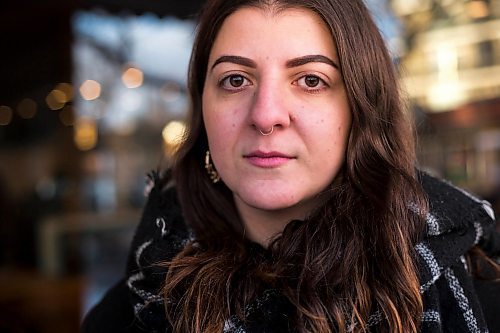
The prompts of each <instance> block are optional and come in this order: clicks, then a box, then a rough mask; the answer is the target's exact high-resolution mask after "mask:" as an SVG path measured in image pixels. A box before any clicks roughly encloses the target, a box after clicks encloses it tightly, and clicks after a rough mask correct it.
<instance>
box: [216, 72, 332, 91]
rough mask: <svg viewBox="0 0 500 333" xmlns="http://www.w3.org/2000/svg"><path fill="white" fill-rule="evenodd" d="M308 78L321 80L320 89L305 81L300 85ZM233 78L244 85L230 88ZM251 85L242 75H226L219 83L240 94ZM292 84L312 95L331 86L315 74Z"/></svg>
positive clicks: (220, 85) (221, 86)
mask: <svg viewBox="0 0 500 333" xmlns="http://www.w3.org/2000/svg"><path fill="white" fill-rule="evenodd" d="M308 77H309V78H315V79H318V80H319V83H318V85H319V86H320V87H319V88H318V87H308V86H307V84H306V83H305V81H304V83H303V84H299V82H300V81H301V80H305V79H306V78H308ZM232 78H241V79H243V83H242V84H241V86H239V87H234V86H230V84H229V80H231V79H232ZM251 84H252V83H251V81H250V80H249V79H248V78H246V77H245V76H244V75H241V74H229V75H226V76H224V77H223V78H222V79H221V80H220V81H219V82H218V86H219V87H220V88H222V89H225V90H227V91H229V92H239V91H241V90H243V89H244V88H245V87H247V86H249V85H251ZM292 84H294V85H297V86H299V87H301V88H302V89H303V90H304V91H306V92H308V93H311V94H316V93H319V92H321V91H323V90H325V89H327V88H328V87H329V85H328V84H327V83H326V82H325V80H323V79H322V78H320V77H319V76H318V75H315V74H305V75H302V76H301V77H299V78H298V79H297V80H295V81H293V83H292Z"/></svg>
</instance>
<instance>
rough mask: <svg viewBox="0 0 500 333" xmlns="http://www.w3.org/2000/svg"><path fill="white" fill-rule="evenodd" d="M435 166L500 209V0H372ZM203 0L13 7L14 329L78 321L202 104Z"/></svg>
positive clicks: (6, 30)
mask: <svg viewBox="0 0 500 333" xmlns="http://www.w3.org/2000/svg"><path fill="white" fill-rule="evenodd" d="M366 1H367V3H368V5H369V6H370V8H371V9H372V12H373V15H374V17H375V19H376V21H377V23H378V25H379V27H380V29H381V31H382V33H383V34H384V37H385V38H386V41H387V44H388V46H389V48H390V50H391V53H392V56H393V59H394V62H395V63H396V64H397V65H398V67H399V69H400V75H401V79H402V87H403V89H404V91H405V95H406V97H407V99H408V109H409V112H411V113H412V115H413V117H414V119H415V121H416V125H417V131H418V135H419V145H418V158H419V163H420V166H421V167H422V168H423V169H425V170H428V171H429V172H431V173H433V174H435V175H438V176H441V177H445V178H447V179H449V180H451V181H452V182H453V183H455V184H456V185H459V186H462V187H464V188H466V189H468V190H469V191H471V192H473V193H476V194H477V195H479V196H481V197H484V198H486V199H488V200H490V201H491V202H492V203H493V204H494V205H495V207H496V208H495V209H496V212H497V215H498V214H499V213H500V208H499V203H500V200H499V197H500V0H472V1H471V0H467V1H466V0H440V1H439V0H392V1H391V0H387V1H385V0H366ZM202 2H203V1H202V0H190V1H187V0H184V1H175V2H174V1H166V0H164V1H158V0H120V1H118V0H79V1H63V0H50V1H43V2H40V1H37V0H17V1H3V2H2V3H1V4H0V77H1V80H0V333H7V332H9V333H11V332H77V331H78V327H79V324H80V321H81V318H82V317H83V316H84V314H85V313H86V312H87V311H88V309H89V308H90V307H91V306H92V305H93V304H94V303H95V302H96V301H97V300H98V299H99V298H100V297H101V296H102V293H103V292H104V291H105V290H106V288H108V287H109V286H110V285H111V284H112V283H114V282H115V281H117V280H118V279H119V277H120V276H121V274H122V272H123V269H124V264H125V259H126V254H127V248H128V245H129V242H130V240H131V237H132V235H133V231H134V228H135V226H136V225H137V223H138V220H139V217H140V213H141V207H142V205H143V204H144V201H145V197H144V184H145V175H146V174H147V172H148V171H150V170H152V169H155V168H157V167H159V166H162V165H165V164H166V163H168V158H169V154H170V153H171V152H172V150H173V149H175V146H176V145H177V144H178V142H179V139H180V135H181V134H182V132H183V129H184V123H183V121H184V119H185V116H186V113H187V111H188V108H189V102H188V100H187V97H186V73H187V66H188V61H189V55H190V49H191V45H192V41H193V32H194V28H195V23H194V22H195V13H196V12H197V10H198V9H199V7H200V6H201V5H202Z"/></svg>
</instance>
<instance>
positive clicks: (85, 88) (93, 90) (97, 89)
mask: <svg viewBox="0 0 500 333" xmlns="http://www.w3.org/2000/svg"><path fill="white" fill-rule="evenodd" d="M80 95H82V98H83V99H85V100H87V101H92V100H94V99H97V98H99V96H101V85H100V83H99V82H97V81H94V80H86V81H84V82H83V83H82V85H81V86H80Z"/></svg>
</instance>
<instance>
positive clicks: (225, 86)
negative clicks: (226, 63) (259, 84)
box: [218, 74, 251, 92]
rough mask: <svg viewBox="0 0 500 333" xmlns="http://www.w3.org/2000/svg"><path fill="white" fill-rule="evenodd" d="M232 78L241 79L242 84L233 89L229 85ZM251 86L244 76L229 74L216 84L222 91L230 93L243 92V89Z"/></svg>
mask: <svg viewBox="0 0 500 333" xmlns="http://www.w3.org/2000/svg"><path fill="white" fill-rule="evenodd" d="M232 78H242V79H243V84H242V85H241V86H239V87H233V86H230V85H229V80H230V79H232ZM249 85H251V82H250V80H249V79H247V78H246V77H245V76H244V75H241V74H229V75H226V76H224V77H223V78H222V79H221V80H220V81H219V83H218V86H219V87H221V88H222V89H225V90H227V91H230V92H238V91H240V90H243V89H244V88H245V87H247V86H249Z"/></svg>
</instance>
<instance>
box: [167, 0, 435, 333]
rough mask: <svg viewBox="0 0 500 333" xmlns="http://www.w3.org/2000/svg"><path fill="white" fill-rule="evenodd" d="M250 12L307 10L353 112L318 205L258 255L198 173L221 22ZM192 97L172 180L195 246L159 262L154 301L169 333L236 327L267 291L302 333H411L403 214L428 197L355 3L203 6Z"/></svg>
mask: <svg viewBox="0 0 500 333" xmlns="http://www.w3.org/2000/svg"><path fill="white" fill-rule="evenodd" d="M248 6H254V7H258V8H262V9H263V10H273V11H280V10H284V9H286V8H292V7H294V8H306V9H309V10H312V11H314V12H315V13H317V14H318V15H319V16H320V17H321V18H322V19H323V20H324V22H325V23H326V24H327V26H328V27H329V28H330V31H331V34H332V38H335V43H336V45H337V49H338V50H337V51H338V56H339V61H340V68H341V72H342V75H343V79H344V83H345V89H346V93H347V96H348V101H349V104H350V109H351V112H352V129H351V133H350V137H349V143H348V149H347V152H346V162H345V166H344V168H343V169H342V172H341V173H342V174H341V175H340V177H338V179H337V181H335V182H332V185H331V187H330V188H329V189H328V199H327V201H326V203H325V204H324V205H323V206H322V207H320V208H319V209H317V210H316V211H314V212H311V214H310V216H309V217H308V218H307V219H306V220H305V221H291V222H290V223H289V224H288V225H287V226H286V228H285V230H284V231H283V232H282V234H281V235H279V236H278V237H276V238H275V240H274V241H273V242H272V243H271V244H270V246H269V248H268V249H267V250H266V251H265V255H263V254H262V253H261V252H259V251H257V252H255V251H252V250H249V248H251V247H252V246H249V242H248V241H247V240H245V239H244V236H243V233H242V229H243V228H242V222H241V219H240V217H239V215H238V212H237V210H236V207H235V205H234V202H233V197H232V193H231V191H230V190H229V189H228V188H227V187H226V186H225V185H224V183H223V182H219V183H217V184H213V183H212V182H211V180H210V179H209V177H208V176H207V174H206V171H205V169H204V156H205V152H206V150H207V149H208V144H207V135H206V130H205V127H204V124H203V119H202V112H201V98H202V94H203V86H204V82H205V75H206V72H207V66H208V58H209V54H210V51H211V47H212V45H213V43H214V41H215V39H216V37H217V33H218V31H219V29H220V28H221V25H222V23H223V22H224V20H225V19H226V18H227V17H228V16H229V15H231V14H232V13H234V12H235V11H236V10H238V9H239V8H241V7H248ZM189 91H190V94H191V101H192V112H191V115H190V119H189V129H188V133H187V136H186V140H185V141H184V143H183V145H182V147H181V148H180V149H179V151H178V153H177V155H176V158H175V161H174V164H173V167H172V171H173V173H172V174H173V180H174V181H175V184H176V188H177V191H178V195H179V200H180V202H181V205H182V209H183V213H184V216H185V219H186V222H187V223H188V225H189V226H190V227H191V228H192V230H193V231H194V234H195V235H196V242H193V243H190V244H188V245H187V246H186V247H185V248H184V250H183V251H182V252H181V253H179V254H178V255H177V256H176V257H175V258H174V260H173V261H172V262H170V263H169V264H168V265H169V273H168V276H167V280H166V284H165V287H164V290H163V292H164V295H165V299H166V302H165V304H166V313H167V317H168V318H169V320H170V322H171V324H172V325H173V327H174V330H175V331H176V332H221V331H222V329H223V326H224V320H225V319H227V318H228V317H229V316H231V315H236V316H238V317H239V318H240V319H241V320H245V316H244V309H245V305H246V304H249V303H250V302H252V301H253V300H255V298H256V297H257V296H258V295H259V294H260V293H262V292H263V291H264V290H265V289H266V288H273V289H276V290H279V291H280V292H281V293H282V294H283V295H284V296H285V297H286V298H287V299H288V301H289V302H290V303H291V304H293V305H294V306H295V308H296V309H297V311H296V313H293V314H291V315H292V316H293V318H294V322H293V325H294V326H295V327H296V328H297V330H298V331H299V332H331V331H338V332H346V331H353V332H364V331H367V330H368V325H369V322H368V319H369V318H370V315H371V314H374V313H378V314H379V316H378V318H380V321H379V322H378V323H375V326H376V327H377V329H378V330H379V331H380V332H400V333H402V332H416V331H418V329H419V324H420V317H421V314H422V300H421V296H420V293H419V281H418V277H417V273H416V267H415V264H414V253H413V246H414V245H415V243H416V241H417V239H418V237H419V235H420V231H421V230H420V229H421V226H422V215H421V214H415V213H412V211H413V212H415V211H417V212H420V213H422V214H425V211H426V204H425V198H424V194H423V193H422V190H421V188H420V186H419V185H418V182H417V181H416V175H415V169H414V167H415V166H414V163H415V162H414V160H415V159H414V147H413V135H412V133H413V132H412V129H411V126H410V122H409V121H408V119H407V115H406V114H405V112H404V108H403V106H402V104H401V101H400V96H399V89H398V86H397V79H396V75H395V71H394V68H393V64H392V62H391V59H390V57H389V55H388V52H387V50H386V47H385V44H384V41H383V39H382V37H381V35H380V33H379V31H378V29H377V27H376V26H375V24H374V23H373V20H372V18H371V16H370V14H369V12H368V11H367V9H366V8H365V6H364V4H363V2H362V0H349V1H345V0H310V1H304V0H267V1H266V0H214V1H208V3H207V5H206V7H205V9H204V11H203V12H202V15H201V18H200V23H199V25H198V31H197V36H196V39H195V43H194V47H193V53H192V56H191V63H190V70H189ZM410 205H411V206H412V207H413V209H412V210H410V209H409V206H410ZM415 207H416V208H417V209H415ZM262 252H264V250H263V251H262ZM370 324H373V323H370Z"/></svg>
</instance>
